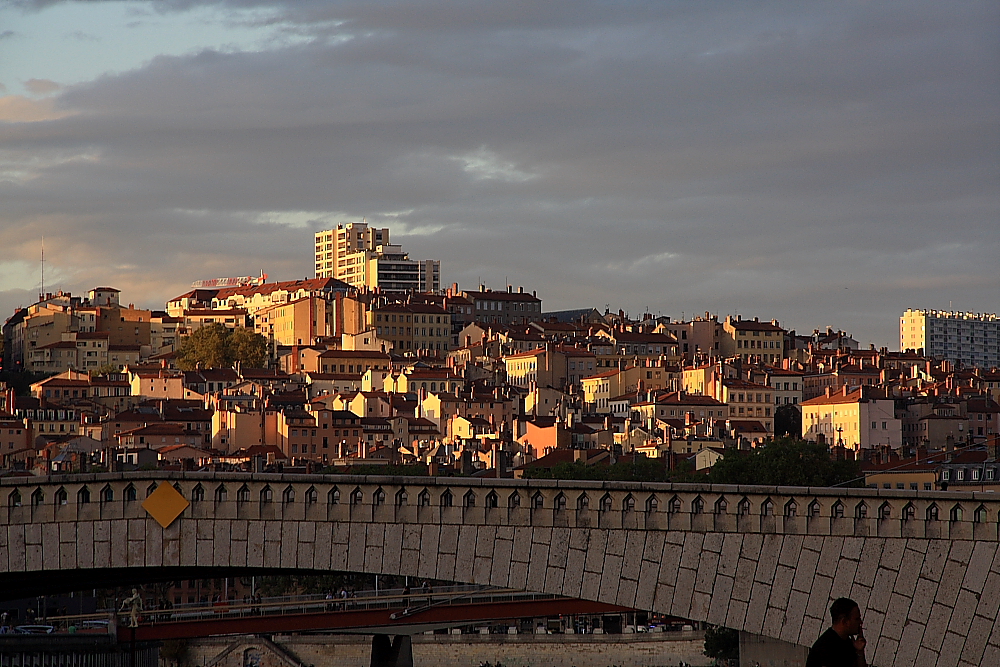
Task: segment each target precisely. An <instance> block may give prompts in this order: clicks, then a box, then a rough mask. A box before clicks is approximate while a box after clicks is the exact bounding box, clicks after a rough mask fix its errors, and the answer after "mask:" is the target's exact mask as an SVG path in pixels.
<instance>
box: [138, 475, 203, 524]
mask: <svg viewBox="0 0 1000 667" xmlns="http://www.w3.org/2000/svg"><path fill="white" fill-rule="evenodd" d="M190 504H191V503H190V502H188V499H187V498H185V497H184V496H182V495H181V494H180V493H178V491H177V489H175V488H174V487H173V486H172V485H170V484H167V483H166V482H164V483H163V484H160V485H159V486H158V487H156V491H153V492H152V493H151V494H149V497H148V498H146V500H144V501H143V503H142V508H143V509H144V510H146V511H147V512H149V515H150V516H151V517H153V518H154V519H156V522H157V523H158V524H160V525H161V526H163V527H164V528H166V527H167V526H169V525H170V524H172V523H173V522H174V519H176V518H177V517H179V516H180V515H181V512H183V511H184V510H186V509H187V507H188V505H190Z"/></svg>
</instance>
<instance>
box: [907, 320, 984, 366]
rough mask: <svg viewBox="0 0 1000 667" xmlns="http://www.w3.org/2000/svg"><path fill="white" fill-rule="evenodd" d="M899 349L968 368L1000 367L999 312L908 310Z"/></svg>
mask: <svg viewBox="0 0 1000 667" xmlns="http://www.w3.org/2000/svg"><path fill="white" fill-rule="evenodd" d="M899 349H900V350H920V349H923V351H924V354H925V355H926V356H928V357H934V358H936V359H947V360H949V361H951V362H954V363H958V364H962V365H963V366H968V367H977V368H991V367H994V366H997V365H1000V317H998V316H997V314H996V313H969V312H964V313H963V312H956V311H951V310H923V309H913V308H908V309H906V310H905V311H904V312H903V315H902V317H900V318H899Z"/></svg>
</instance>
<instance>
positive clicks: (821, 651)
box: [806, 628, 857, 667]
mask: <svg viewBox="0 0 1000 667" xmlns="http://www.w3.org/2000/svg"><path fill="white" fill-rule="evenodd" d="M856 658H857V654H856V653H855V651H854V645H853V644H852V643H851V642H849V641H845V640H843V639H841V638H840V635H838V634H837V633H836V632H835V631H834V629H833V628H829V629H828V630H827V631H826V632H824V633H823V634H822V635H820V637H819V639H817V640H816V643H815V644H813V645H812V648H811V649H809V658H808V659H807V660H806V667H854V665H855V664H856Z"/></svg>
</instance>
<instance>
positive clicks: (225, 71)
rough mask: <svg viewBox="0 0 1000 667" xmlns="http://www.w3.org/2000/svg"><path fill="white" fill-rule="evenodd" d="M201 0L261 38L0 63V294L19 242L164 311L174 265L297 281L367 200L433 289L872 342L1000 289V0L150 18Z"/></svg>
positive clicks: (341, 10)
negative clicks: (77, 63)
mask: <svg viewBox="0 0 1000 667" xmlns="http://www.w3.org/2000/svg"><path fill="white" fill-rule="evenodd" d="M95 4H96V3H90V5H95ZM205 4H221V8H222V10H223V12H224V15H225V16H229V17H230V18H231V21H230V23H228V24H223V25H222V26H221V27H220V28H219V29H220V30H221V31H223V32H224V31H225V30H227V29H232V30H237V29H239V30H242V31H244V32H245V31H246V30H248V29H255V30H258V29H259V30H262V31H265V32H266V34H267V36H268V37H267V40H266V41H265V42H264V43H262V44H260V45H258V46H257V47H255V48H245V47H240V46H235V47H226V48H223V47H219V48H213V49H206V50H199V51H197V52H191V53H185V54H181V55H164V56H158V57H154V58H153V59H152V60H148V61H146V62H144V63H142V64H141V65H139V66H129V67H128V68H124V67H123V69H122V70H120V71H118V72H117V73H114V74H107V75H103V76H98V77H96V78H92V79H90V80H86V81H82V82H69V81H53V80H50V79H49V78H47V76H46V74H45V73H44V72H38V73H30V72H29V73H27V75H25V76H24V77H23V80H19V81H13V80H2V79H0V290H2V291H0V307H2V308H3V314H4V316H6V315H9V313H10V312H11V310H12V309H13V308H14V307H15V306H17V305H19V304H24V305H27V304H28V303H30V302H31V301H32V300H33V297H34V296H36V293H37V290H38V286H39V285H38V284H39V277H38V272H37V258H38V252H39V241H40V237H41V236H42V235H43V234H44V236H45V251H46V258H47V260H48V261H47V264H46V272H47V278H46V288H47V289H48V290H49V291H52V290H54V289H65V290H72V291H73V292H82V291H85V290H86V289H88V288H90V287H93V286H95V285H97V284H110V285H113V286H115V287H118V288H119V289H121V290H122V291H123V298H124V299H125V300H127V301H132V302H135V303H136V304H137V305H143V306H145V307H153V308H162V307H163V303H164V301H165V300H166V299H168V298H169V297H172V296H175V295H177V294H180V293H181V292H183V291H185V290H186V289H187V287H188V285H189V284H190V282H191V281H192V280H196V279H199V278H210V277H215V276H224V275H248V274H253V273H256V272H258V271H259V270H264V271H265V272H267V273H269V274H270V275H271V276H272V278H275V279H291V278H297V277H298V278H300V277H304V276H310V277H311V276H312V275H313V274H312V254H311V246H312V233H313V232H314V231H315V230H317V229H321V228H325V227H327V226H330V225H335V224H336V223H338V222H347V221H354V220H360V219H361V218H362V216H365V217H366V218H367V220H368V221H369V222H370V223H373V224H379V225H387V226H389V227H391V229H392V235H393V238H394V240H396V241H398V242H401V243H403V244H404V248H405V249H407V250H408V251H409V252H410V254H411V256H412V257H414V258H418V259H420V258H425V257H434V258H440V259H441V260H442V273H443V276H442V277H443V282H446V283H451V282H453V281H457V282H459V283H461V284H462V286H463V287H467V288H474V287H475V286H476V285H477V284H478V282H479V281H480V279H481V280H483V281H484V282H486V283H487V284H489V285H490V286H493V287H496V288H502V287H503V285H504V281H505V279H506V280H507V281H509V282H511V283H513V284H514V285H524V286H525V287H526V288H527V289H534V290H537V291H538V294H539V296H540V297H542V299H543V303H544V307H545V309H546V310H552V309H563V308H574V307H586V306H593V307H598V308H601V309H603V308H604V306H605V304H610V306H611V307H612V308H613V309H618V308H622V309H625V310H627V311H629V312H630V313H631V314H633V315H638V314H639V313H641V312H642V311H643V310H645V309H649V310H650V311H652V312H653V313H662V314H665V315H670V316H673V317H676V318H679V317H681V315H682V313H683V314H685V315H686V316H688V317H690V316H691V315H692V314H694V313H698V312H703V311H711V312H713V313H719V314H720V315H722V316H724V315H725V314H726V313H735V312H739V313H741V314H743V315H744V316H759V317H762V318H767V319H770V318H777V319H779V320H780V321H781V323H782V324H784V325H786V326H788V327H792V328H797V329H798V330H799V332H802V331H803V330H811V329H813V328H818V327H823V326H827V325H831V326H834V327H838V328H843V329H846V330H848V331H850V332H852V333H854V335H855V337H856V338H858V339H859V340H861V341H862V342H869V341H871V342H875V343H877V344H879V345H886V346H889V347H895V346H897V345H898V316H899V314H900V312H901V311H902V310H903V309H905V308H907V307H928V308H948V306H949V303H952V304H953V306H954V307H955V308H956V309H959V308H961V309H963V310H975V311H990V312H996V311H998V310H1000V270H998V269H1000V261H998V259H997V258H998V256H1000V224H998V210H1000V205H998V204H1000V201H998V200H1000V190H998V185H1000V173H998V171H1000V170H998V163H997V156H998V155H1000V152H998V149H1000V145H998V144H1000V142H998V134H1000V131H998V122H997V118H998V110H1000V105H998V96H1000V87H998V85H997V84H998V81H1000V56H998V53H1000V51H998V49H997V37H996V35H997V27H998V19H1000V5H998V4H997V3H996V2H992V1H987V2H962V3H941V2H939V1H937V2H917V1H908V2H901V3H885V2H880V3H872V2H850V1H845V0H839V1H837V2H830V3H824V2H809V3H802V2H756V3H744V2H678V3H674V2H663V1H657V2H648V3H642V2H608V1H604V2H589V3H588V2H583V1H574V2H543V3H539V2H528V1H523V2H495V1H491V2H487V1H482V2H471V1H469V2H454V3H453V2H444V1H431V0H427V1H423V2H406V3H395V2H385V3H377V2H371V1H367V0H366V1H365V2H357V3H349V2H344V3H338V2H328V1H325V0H324V1H323V2H319V1H318V0H317V1H316V2H298V1H297V2H289V3H287V4H284V3H280V2H264V1H263V0H262V1H260V2H230V3H198V2H194V1H191V2H181V1H176V2H163V3H156V5H155V6H152V5H151V6H149V7H148V8H147V9H148V10H149V11H150V12H153V13H150V14H149V16H152V17H153V18H155V16H156V14H155V12H159V13H161V14H177V15H178V16H181V15H187V14H189V13H191V12H194V11H196V10H197V9H199V7H198V6H199V5H205ZM53 5H54V6H53ZM65 6H66V5H62V4H60V3H53V2H34V3H32V2H22V3H20V7H21V10H20V11H23V12H27V13H32V12H59V11H64V7H65ZM88 6H89V5H88ZM78 9H79V7H75V10H78ZM154 10H155V11H154ZM93 11H96V10H93ZM140 18H141V17H140ZM137 20H138V19H137ZM143 20H150V19H148V18H146V19H143ZM248 22H249V23H256V24H255V25H250V26H248V25H247V24H248ZM2 28H3V26H0V35H7V33H8V32H10V35H11V36H10V38H9V39H5V40H3V42H2V45H3V47H2V48H5V49H12V48H19V49H28V50H30V49H31V48H32V45H31V43H30V40H26V39H24V38H21V37H19V36H18V35H20V33H19V32H17V31H4V30H2ZM122 29H123V30H128V29H129V28H122ZM79 32H80V34H91V32H90V30H89V28H88V26H86V25H83V26H80V28H79ZM241 34H243V33H241ZM262 34H263V33H262ZM66 39H67V40H70V39H78V38H74V37H72V36H69V35H67V36H66ZM100 39H101V40H102V42H107V40H108V37H106V36H103V37H100ZM78 41H79V40H78ZM77 48H86V44H83V46H79V47H77ZM5 89H6V91H7V92H6V94H3V91H4V90H5Z"/></svg>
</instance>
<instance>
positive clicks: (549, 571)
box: [0, 472, 1000, 667]
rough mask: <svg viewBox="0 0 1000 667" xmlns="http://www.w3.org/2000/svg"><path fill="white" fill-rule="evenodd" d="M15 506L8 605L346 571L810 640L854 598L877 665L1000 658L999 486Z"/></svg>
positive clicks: (31, 501)
mask: <svg viewBox="0 0 1000 667" xmlns="http://www.w3.org/2000/svg"><path fill="white" fill-rule="evenodd" d="M163 484H170V485H172V486H173V487H174V488H175V489H176V490H178V491H179V492H180V494H181V495H183V497H184V498H186V499H187V500H188V501H190V504H189V505H188V506H187V507H186V508H184V509H183V511H182V512H181V513H180V515H179V516H178V517H177V518H176V519H175V520H173V521H172V522H170V523H169V525H168V526H167V527H166V528H163V527H161V525H160V523H158V522H157V521H156V520H154V519H153V518H152V517H151V516H150V515H149V514H148V513H147V511H146V510H145V509H144V508H143V502H144V500H146V498H147V496H149V495H150V494H151V493H153V491H154V490H156V489H157V488H158V486H159V485H163ZM164 491H166V489H163V490H161V493H162V492H164ZM0 502H2V507H0V596H2V595H3V592H4V591H6V593H7V596H8V597H10V596H11V595H14V594H15V593H17V594H30V593H32V592H38V591H40V590H43V589H45V588H46V587H48V588H52V586H54V585H58V586H62V587H63V588H73V587H75V588H89V587H91V586H93V585H98V584H96V583H94V582H97V581H101V582H108V581H114V582H117V583H123V582H126V581H130V580H143V579H145V580H150V579H152V578H155V577H160V578H161V579H166V578H192V577H194V576H199V574H196V573H202V574H201V575H200V576H222V574H221V573H222V572H225V573H227V574H228V575H229V576H235V575H239V574H240V573H249V572H263V571H272V572H279V571H285V572H289V571H298V572H325V571H330V570H339V571H351V572H363V573H373V574H390V575H409V576H413V577H418V578H428V579H441V580H449V581H456V582H469V583H477V584H492V585H496V586H506V587H512V588H517V589H525V590H530V591H538V592H546V593H555V594H559V595H565V596H570V597H574V598H583V599H587V600H594V601H599V602H607V603H611V604H617V605H623V606H629V607H636V608H639V609H645V610H651V611H657V612H662V613H666V614H672V615H675V616H680V617H685V618H689V619H693V620H697V621H705V622H708V623H713V624H717V625H725V626H728V627H730V628H735V629H737V630H741V631H744V632H749V633H754V634H759V635H764V636H766V637H771V638H775V639H780V640H783V641H788V642H792V643H796V644H810V643H811V642H812V641H813V640H814V639H815V638H816V637H817V636H818V635H819V634H820V632H821V631H822V630H823V628H824V627H825V626H826V625H827V624H828V612H827V609H828V608H829V605H830V602H831V601H832V599H833V598H836V597H839V596H849V597H852V598H854V599H855V600H857V601H858V602H859V603H860V605H861V607H862V609H863V611H864V616H865V627H866V632H865V634H866V636H867V637H868V639H869V653H868V656H869V661H870V662H871V663H872V664H874V665H879V666H881V667H885V666H887V665H899V666H902V665H913V664H929V665H930V664H942V665H966V666H970V667H971V666H974V665H981V664H1000V623H998V622H997V621H998V609H1000V556H998V552H997V545H998V526H1000V524H998V521H1000V500H998V499H996V498H995V497H994V494H990V493H971V492H935V491H919V492H917V491H896V490H876V489H830V488H799V487H760V486H748V487H741V486H711V485H690V484H673V485H671V484H639V483H623V482H586V481H541V480H507V479H470V478H433V477H410V478H400V477H351V476H320V475H308V476H306V475H267V474H255V475H249V474H238V473H162V472H161V473H125V474H96V475H73V476H56V477H48V478H7V479H3V480H0ZM161 519H162V517H161ZM209 572H211V573H212V574H208V573H209ZM180 573H184V574H180Z"/></svg>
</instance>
